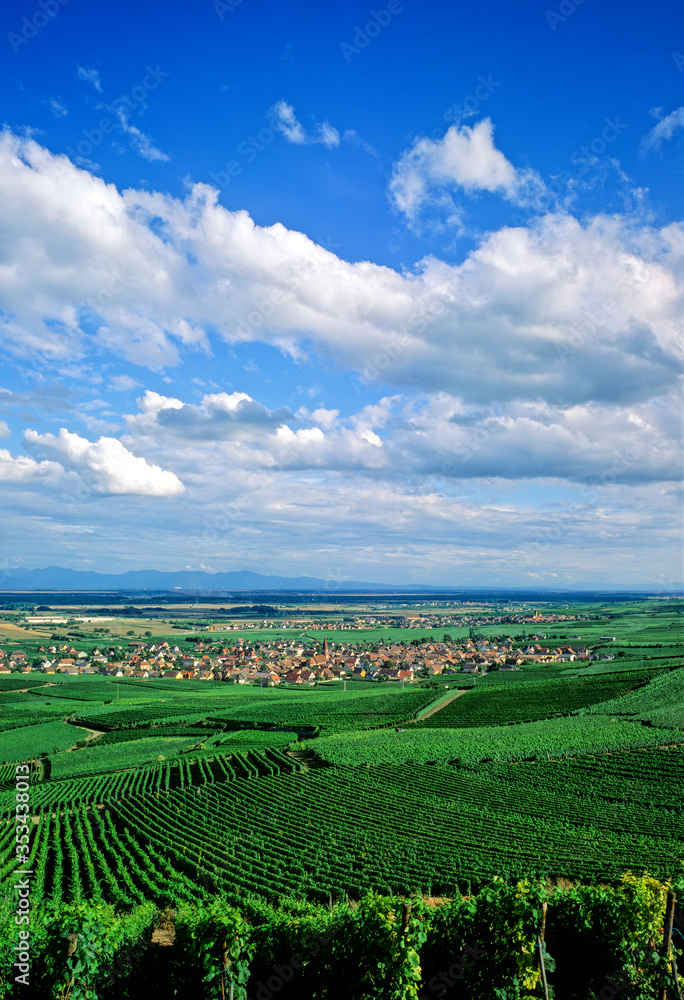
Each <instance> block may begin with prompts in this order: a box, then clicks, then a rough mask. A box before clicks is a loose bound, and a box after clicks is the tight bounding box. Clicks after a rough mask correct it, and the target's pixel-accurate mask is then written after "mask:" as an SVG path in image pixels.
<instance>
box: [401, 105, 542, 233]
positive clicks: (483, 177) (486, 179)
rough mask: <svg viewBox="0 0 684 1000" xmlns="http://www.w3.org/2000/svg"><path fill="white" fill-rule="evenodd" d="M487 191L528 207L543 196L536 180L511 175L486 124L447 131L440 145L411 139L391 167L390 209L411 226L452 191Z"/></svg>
mask: <svg viewBox="0 0 684 1000" xmlns="http://www.w3.org/2000/svg"><path fill="white" fill-rule="evenodd" d="M459 188H460V189H462V190H463V191H465V192H466V194H474V193H476V192H479V191H490V192H492V193H494V194H499V195H501V196H502V197H503V198H505V199H507V200H508V201H511V202H513V203H514V204H517V205H531V204H534V203H535V201H537V200H538V199H539V197H540V196H541V195H542V194H543V193H544V191H545V186H544V182H543V181H542V179H541V177H540V176H539V175H538V174H537V173H536V172H535V171H534V170H531V169H529V168H523V169H516V168H515V167H514V166H513V164H512V163H511V162H510V161H509V160H507V159H506V157H505V156H504V154H503V153H502V152H501V151H500V150H499V149H497V148H496V146H495V145H494V126H493V125H492V122H491V120H490V119H489V118H483V119H482V121H480V122H478V123H477V124H476V125H473V126H472V128H471V127H470V126H468V125H460V126H459V125H452V126H451V128H450V129H448V131H447V132H446V134H445V135H444V137H443V138H442V139H427V138H420V139H416V141H415V142H414V143H413V145H412V146H411V147H410V148H409V149H407V150H406V151H405V152H404V153H402V155H401V157H400V158H399V160H398V161H397V162H396V163H395V164H394V166H393V170H392V179H391V181H390V185H389V192H390V198H391V200H392V201H393V203H394V205H395V206H396V207H397V208H398V209H399V210H400V211H401V212H403V213H404V214H405V215H406V216H407V218H408V219H409V220H415V219H416V217H417V215H418V214H419V212H420V210H421V209H422V208H423V207H424V206H425V205H426V204H429V203H435V202H439V201H442V202H444V201H445V198H448V196H449V194H450V192H452V191H453V190H454V189H459Z"/></svg>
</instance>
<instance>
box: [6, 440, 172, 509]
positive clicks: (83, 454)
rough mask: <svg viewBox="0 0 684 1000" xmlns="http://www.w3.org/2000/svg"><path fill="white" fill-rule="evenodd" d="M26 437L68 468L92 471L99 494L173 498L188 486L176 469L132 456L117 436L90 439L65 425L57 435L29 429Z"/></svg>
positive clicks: (29, 443)
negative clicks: (184, 484)
mask: <svg viewBox="0 0 684 1000" xmlns="http://www.w3.org/2000/svg"><path fill="white" fill-rule="evenodd" d="M24 440H25V442H26V444H27V445H29V446H31V447H36V448H39V449H40V450H41V451H44V452H48V453H50V454H53V455H55V456H56V457H57V458H59V460H60V462H61V463H62V465H63V466H64V467H66V468H68V469H72V470H74V471H76V472H79V473H82V472H87V473H90V474H91V482H92V488H93V489H94V491H95V492H96V493H110V494H117V493H131V494H135V495H137V496H149V497H174V496H178V494H180V493H182V492H183V490H184V488H185V487H184V486H183V483H182V482H181V481H180V479H179V478H178V477H177V476H176V475H175V474H174V473H173V472H169V471H168V470H166V469H162V468H161V467H160V466H158V465H152V464H150V463H149V462H147V461H146V460H145V459H144V458H139V457H138V456H136V455H133V454H132V453H131V452H130V451H128V449H127V448H125V447H124V446H123V445H122V443H121V442H120V441H118V440H117V439H116V438H111V437H101V438H99V440H97V441H94V442H93V441H88V440H87V438H83V437H80V435H78V434H74V433H72V432H71V431H68V430H66V428H64V427H62V428H61V429H60V431H59V433H58V434H56V435H55V434H39V433H38V432H37V431H34V430H27V431H26V433H25V435H24Z"/></svg>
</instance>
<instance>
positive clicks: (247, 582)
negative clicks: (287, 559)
mask: <svg viewBox="0 0 684 1000" xmlns="http://www.w3.org/2000/svg"><path fill="white" fill-rule="evenodd" d="M279 590H282V591H292V592H294V593H304V594H311V593H317V594H330V595H331V597H332V596H333V595H334V594H344V593H347V594H349V593H361V594H366V593H372V594H425V595H427V596H430V595H439V594H454V595H456V594H458V595H459V598H461V599H465V598H468V599H486V598H489V599H493V598H496V597H497V595H498V596H500V597H501V598H502V599H507V600H513V599H515V600H527V599H529V598H532V597H535V598H541V597H543V596H544V595H548V597H549V598H550V599H553V598H560V597H562V596H564V597H566V598H567V599H573V598H574V599H578V596H579V595H580V594H584V595H586V596H590V595H592V594H595V595H598V594H602V595H604V596H605V597H608V596H610V595H614V597H615V598H617V597H618V596H619V595H621V594H632V595H634V594H637V593H638V594H652V593H654V590H653V589H652V588H648V587H645V588H636V587H626V588H624V589H622V590H612V589H610V590H609V589H606V588H596V587H592V586H591V585H586V586H584V587H581V588H580V587H578V588H576V589H572V590H564V589H562V588H558V589H556V590H549V589H546V588H542V587H467V588H466V587H453V586H452V587H448V586H441V587H434V586H432V587H431V586H427V585H425V584H423V585H419V584H392V583H367V582H364V581H361V580H342V581H340V580H319V579H317V578H316V577H313V576H266V575H264V574H262V573H251V572H250V571H249V570H242V571H240V572H230V573H203V572H200V571H197V572H195V571H193V570H179V571H178V572H175V573H174V572H171V573H164V572H160V571H159V570H156V569H138V570H130V571H129V572H128V573H91V572H89V571H86V570H78V569H65V568H64V567H63V566H47V567H46V568H45V569H19V568H17V569H0V593H1V592H3V591H10V592H17V591H19V592H20V591H53V592H54V591H63V592H66V593H78V592H81V593H102V592H106V591H118V592H122V593H140V592H142V591H145V592H152V593H167V592H170V591H181V592H185V593H198V592H201V591H205V592H210V591H214V592H219V593H221V594H224V593H230V592H231V591H232V592H235V593H243V592H246V591H254V592H256V591H262V592H265V593H273V592H276V591H279ZM672 594H673V595H675V594H680V595H681V594H682V586H681V585H679V586H677V587H676V588H674V589H673V591H672ZM659 596H663V595H662V594H661V595H659Z"/></svg>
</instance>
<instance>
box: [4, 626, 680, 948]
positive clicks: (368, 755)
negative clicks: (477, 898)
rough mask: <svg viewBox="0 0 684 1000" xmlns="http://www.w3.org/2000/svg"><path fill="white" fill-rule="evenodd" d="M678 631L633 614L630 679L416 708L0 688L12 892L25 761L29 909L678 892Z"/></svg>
mask: <svg viewBox="0 0 684 1000" xmlns="http://www.w3.org/2000/svg"><path fill="white" fill-rule="evenodd" d="M651 613H652V609H651V608H649V609H648V611H647V612H644V613H643V614H647V615H648V616H650V614H651ZM663 614H664V616H665V617H664V621H663V622H660V623H658V622H657V620H656V624H655V625H653V626H652V625H651V624H650V622H651V619H650V617H649V618H648V622H647V623H644V621H643V620H642V617H641V615H642V612H639V614H637V615H635V616H634V618H633V622H634V625H635V630H634V631H633V632H631V633H629V632H626V633H625V641H624V642H623V643H619V642H617V641H616V642H615V643H614V644H613V648H614V649H615V652H616V658H615V659H614V660H610V661H597V662H592V663H586V662H576V663H551V664H543V663H535V664H530V665H529V666H527V667H526V666H523V667H521V668H520V669H518V670H516V671H510V672H506V671H492V672H491V673H489V674H487V675H485V676H484V677H480V676H478V678H477V679H476V680H474V678H473V677H472V676H467V675H465V676H464V675H456V676H455V677H451V678H449V681H448V683H447V684H443V683H437V682H435V683H433V684H432V685H431V686H420V685H417V684H406V685H405V686H404V687H403V689H402V686H401V685H400V684H392V683H384V684H380V683H378V682H369V681H350V682H348V684H347V689H346V690H345V689H344V688H343V686H342V685H340V684H339V683H338V684H333V685H323V684H321V685H317V686H311V687H310V686H309V685H303V686H301V687H299V688H295V687H285V686H282V687H280V688H261V687H258V686H251V685H248V684H245V685H237V684H222V683H218V682H200V681H197V682H194V681H176V680H163V679H158V680H139V679H134V678H130V679H128V678H114V677H102V676H99V675H97V676H78V675H76V676H69V675H59V674H55V675H50V677H49V681H48V682H47V683H46V679H45V678H44V677H34V676H32V675H28V676H26V677H24V676H14V675H12V676H9V677H8V676H5V677H0V841H1V842H2V845H3V852H2V858H3V861H2V865H1V866H0V879H2V880H3V882H4V884H5V885H9V884H10V879H11V877H12V872H13V869H14V867H15V862H14V858H13V856H12V843H13V838H14V819H13V817H14V810H15V802H16V799H15V791H14V772H15V767H16V763H17V762H27V763H28V764H29V767H30V776H29V785H30V792H29V811H30V817H31V822H30V837H29V854H28V856H27V859H26V864H27V866H29V867H30V869H31V871H33V872H34V875H33V878H32V883H31V893H32V905H33V906H35V907H36V912H43V910H42V909H41V908H43V907H46V906H47V905H48V903H49V904H50V905H52V904H59V905H62V906H65V907H67V906H71V905H76V904H78V905H85V904H87V905H89V906H90V905H92V906H101V907H102V906H111V907H113V908H114V909H113V911H112V912H118V913H122V914H125V913H128V912H129V911H130V912H132V911H133V909H134V908H136V907H144V906H152V907H153V908H154V907H156V908H157V909H158V910H164V909H165V908H169V907H170V908H172V909H174V910H175V909H176V908H178V907H183V906H185V907H202V906H204V905H207V901H210V900H211V899H214V898H220V899H222V900H225V901H226V903H229V904H231V905H233V906H236V907H238V908H240V909H241V912H242V911H244V912H251V911H250V907H251V908H254V907H257V909H258V906H271V907H275V908H276V910H277V908H278V907H279V906H281V905H283V906H284V905H285V902H284V901H285V900H290V901H292V900H296V901H297V902H296V903H294V902H291V903H288V904H287V905H292V906H297V907H309V908H312V909H310V910H308V911H307V912H310V913H318V912H319V910H317V909H316V907H321V906H323V905H324V904H325V905H326V906H328V907H329V906H330V905H331V900H332V901H335V900H337V901H346V900H352V901H357V902H358V901H362V900H363V899H364V898H366V894H367V893H368V892H375V893H381V894H385V895H388V896H392V897H395V896H398V897H408V896H412V897H414V898H416V899H427V898H432V897H439V898H440V899H442V898H446V899H460V898H461V894H466V895H467V894H470V893H480V892H482V893H486V892H487V891H489V890H488V889H487V887H488V886H491V885H492V884H494V883H493V882H492V880H495V879H500V880H503V881H502V882H501V883H496V884H500V885H506V886H514V885H516V884H518V883H520V880H532V882H535V884H541V883H544V884H546V885H547V886H570V885H571V886H578V887H582V886H585V887H593V886H599V885H600V886H604V887H612V889H611V891H615V892H618V891H620V890H619V886H620V885H621V884H622V881H621V880H622V879H623V876H624V875H625V873H626V872H633V873H635V875H636V876H637V877H639V878H642V877H646V876H645V875H644V873H648V877H653V878H655V879H658V880H660V881H661V882H663V883H664V882H666V881H667V880H668V879H671V880H674V881H675V882H676V883H677V884H679V881H678V880H681V884H682V888H683V889H684V803H682V797H681V774H682V772H683V768H684V669H682V667H684V657H683V656H682V655H681V652H680V650H681V646H679V645H677V641H673V642H672V643H670V644H667V643H666V642H664V640H663V638H662V636H663V634H665V633H666V634H668V635H670V637H671V638H672V639H673V640H675V638H676V639H677V640H679V636H676V637H675V635H674V634H673V632H674V631H675V630H673V629H670V620H671V619H675V621H676V622H677V623H678V618H677V615H676V614H675V613H674V612H672V611H670V610H668V609H664V610H663ZM642 626H643V627H642ZM650 628H652V633H649V637H650V638H653V639H654V641H653V643H647V642H646V640H645V636H644V631H645V630H646V629H650ZM578 631H579V630H578ZM600 631H601V634H602V635H604V634H605V635H613V634H617V632H618V629H617V628H613V629H612V630H606V629H605V628H602V629H600ZM618 652H621V653H623V654H624V655H622V656H619V657H618V656H617V653H618ZM445 686H446V687H448V688H450V689H453V688H454V687H462V688H464V690H462V691H461V692H460V693H459V694H458V697H456V698H451V699H450V698H449V697H447V696H446V695H447V694H451V695H453V694H455V693H456V692H455V691H454V690H451V691H449V692H445ZM432 707H434V708H435V711H434V712H433V713H431V714H426V715H425V718H421V716H422V715H424V714H425V713H427V712H428V711H429V710H430V709H431V708H432ZM535 880H536V881H535ZM497 891H498V890H497ZM578 891H579V890H578ZM592 891H593V889H592ZM606 891H607V890H606ZM257 900H260V901H261V902H259V903H257V902H256V901H257ZM340 905H341V904H340ZM45 912H47V911H45ZM70 912H71V911H70ZM254 912H256V910H254ZM321 912H322V911H321ZM255 919H256V918H255ZM269 919H270V918H269ZM273 919H276V918H275V917H274V918H273ZM558 947H560V945H559V946H558Z"/></svg>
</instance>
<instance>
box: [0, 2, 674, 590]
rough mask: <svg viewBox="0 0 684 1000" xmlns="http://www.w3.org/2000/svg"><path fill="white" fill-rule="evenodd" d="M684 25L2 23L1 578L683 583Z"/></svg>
mask: <svg viewBox="0 0 684 1000" xmlns="http://www.w3.org/2000/svg"><path fill="white" fill-rule="evenodd" d="M678 7H679V5H678V4H675V3H674V2H672V3H670V2H667V3H663V4H660V5H658V6H657V7H654V6H653V5H652V4H651V5H646V3H643V2H635V3H630V4H627V5H625V4H621V3H617V2H613V0H609V2H602V3H598V2H597V0H584V2H582V3H581V4H575V3H574V0H560V2H559V3H557V4H556V3H552V4H549V5H548V6H547V5H545V3H544V2H543V0H542V2H540V3H533V2H524V3H521V4H516V5H511V4H506V3H503V2H502V0H497V2H489V3H483V4H477V5H474V4H471V5H462V7H459V8H455V7H453V6H452V5H450V4H446V3H436V2H435V0H405V2H399V0H392V2H391V3H388V4H383V5H377V6H376V7H372V6H367V5H366V4H363V3H342V4H338V5H335V6H334V8H333V7H330V8H328V7H327V6H324V5H320V4H313V3H301V4H298V5H294V6H293V5H290V6H283V5H281V4H276V3H273V2H270V0H241V2H238V0H229V2H222V0H217V2H216V3H213V2H211V0H204V2H200V3H197V2H193V3H190V2H189V0H186V2H180V0H170V2H169V0H167V2H165V3H163V4H162V3H156V2H148V3H145V4H144V5H140V4H134V3H132V2H130V0H124V2H121V3H119V4H116V5H105V4H102V3H91V4H88V5H86V4H85V3H83V2H82V0H67V2H64V3H60V2H59V0H42V2H33V0H27V2H19V0H11V2H9V3H8V4H6V5H4V7H3V10H2V13H1V14H0V19H1V21H2V25H1V29H2V30H1V31H0V44H1V45H4V49H5V52H4V58H3V59H2V61H1V67H2V68H1V69H0V72H1V73H2V88H1V90H0V93H1V94H2V97H1V99H0V100H1V102H2V115H3V123H4V131H3V132H2V135H1V137H0V157H1V158H2V165H1V168H0V184H1V185H2V192H1V193H0V310H1V312H0V323H1V324H2V333H1V336H2V341H3V352H2V371H1V372H0V409H1V410H2V412H1V413H0V419H1V420H2V423H0V435H1V436H2V438H3V440H1V441H0V445H1V446H2V447H1V448H0V482H2V493H1V496H2V501H1V502H2V505H3V507H2V519H3V523H4V525H5V531H6V539H5V544H4V546H3V557H4V565H6V566H29V567H39V566H43V565H47V564H50V563H52V564H62V565H68V566H71V567H74V568H82V569H97V570H99V571H103V572H106V571H108V570H111V571H122V570H126V569H133V568H143V567H155V568H159V569H178V568H183V567H189V568H204V569H208V570H214V571H217V570H228V569H243V568H248V569H252V570H256V571H263V572H274V573H280V574H282V575H300V574H302V573H309V574H311V575H315V576H318V577H323V578H326V579H330V580H338V579H345V578H351V579H361V580H364V579H365V580H369V581H371V580H372V581H388V582H395V581H400V582H405V583H411V582H416V583H435V584H445V585H454V586H470V585H480V586H486V585H492V586H507V585H508V586H519V585H530V586H533V585H538V586H558V587H581V586H586V585H592V586H607V587H612V586H616V585H622V586H635V587H639V586H646V585H647V586H649V587H652V588H654V589H662V590H665V591H669V590H671V589H672V588H673V587H675V586H677V585H678V584H679V583H680V582H681V579H682V572H681V544H680V539H679V535H678V531H677V528H678V525H679V523H680V511H681V498H680V495H679V493H678V480H679V476H680V468H681V456H680V453H679V450H678V442H679V439H680V435H681V425H680V420H679V416H678V413H679V406H678V396H677V391H678V380H679V378H680V372H681V354H682V314H683V310H682V288H683V287H684V283H683V282H682V272H683V270H684V269H683V266H682V264H683V257H684V233H683V231H682V194H683V192H684V185H683V184H682V180H683V173H684V171H683V169H682V164H683V163H684V160H683V158H682V151H683V149H684V142H683V137H684V30H683V26H682V15H681V12H680V11H678Z"/></svg>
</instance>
